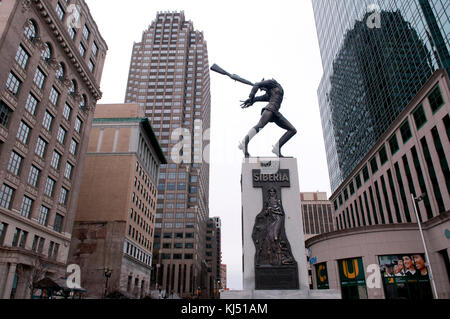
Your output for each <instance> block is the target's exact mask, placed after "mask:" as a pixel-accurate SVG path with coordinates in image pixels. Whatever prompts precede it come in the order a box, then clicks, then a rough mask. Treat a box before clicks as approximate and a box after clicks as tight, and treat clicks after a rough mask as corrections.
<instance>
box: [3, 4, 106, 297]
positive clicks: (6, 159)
mask: <svg viewBox="0 0 450 319" xmlns="http://www.w3.org/2000/svg"><path fill="white" fill-rule="evenodd" d="M78 3H79V4H78V6H76V7H75V8H76V11H70V10H69V6H70V5H71V4H72V3H71V1H62V0H33V1H14V0H5V1H2V2H1V6H0V119H1V122H0V198H1V199H0V297H1V298H30V297H31V295H32V294H33V291H32V290H31V289H30V286H31V285H32V284H33V283H34V282H35V281H36V280H37V279H40V277H42V276H45V275H47V276H50V277H53V278H59V277H60V276H64V275H65V272H66V262H67V257H68V253H69V245H70V241H71V234H72V226H73V221H74V218H75V211H76V207H77V201H78V193H79V190H80V184H81V172H82V171H83V166H84V157H85V153H86V149H87V146H88V145H87V144H88V138H89V133H90V128H91V123H92V118H93V113H94V110H95V106H96V103H97V100H99V99H100V98H101V95H102V93H101V91H100V88H99V83H100V79H101V75H102V71H103V64H104V61H105V55H106V51H107V49H108V48H107V45H106V43H105V41H104V40H103V38H102V37H101V35H100V32H99V30H98V27H97V25H96V23H95V21H94V19H93V17H92V16H91V14H90V11H89V8H88V7H87V5H86V4H85V2H84V1H78ZM69 11H70V12H69Z"/></svg>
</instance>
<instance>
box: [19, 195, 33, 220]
mask: <svg viewBox="0 0 450 319" xmlns="http://www.w3.org/2000/svg"><path fill="white" fill-rule="evenodd" d="M32 207H33V200H32V199H31V198H29V197H27V196H24V197H23V200H22V206H21V207H20V215H22V216H23V217H25V218H30V214H31V208H32Z"/></svg>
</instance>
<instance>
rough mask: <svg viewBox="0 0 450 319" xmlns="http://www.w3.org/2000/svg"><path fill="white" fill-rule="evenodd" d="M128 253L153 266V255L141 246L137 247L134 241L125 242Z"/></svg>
mask: <svg viewBox="0 0 450 319" xmlns="http://www.w3.org/2000/svg"><path fill="white" fill-rule="evenodd" d="M124 252H125V253H126V254H128V255H129V256H132V257H134V258H136V259H137V260H139V261H140V262H143V263H144V264H146V265H149V266H151V264H152V257H151V255H150V254H147V253H146V252H145V251H143V250H142V249H140V248H139V247H136V246H135V245H133V244H132V243H130V242H128V241H126V242H125V251H124Z"/></svg>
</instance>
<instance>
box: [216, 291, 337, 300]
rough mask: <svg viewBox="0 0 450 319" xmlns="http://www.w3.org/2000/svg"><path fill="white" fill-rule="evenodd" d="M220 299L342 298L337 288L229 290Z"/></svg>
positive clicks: (221, 294) (222, 293)
mask: <svg viewBox="0 0 450 319" xmlns="http://www.w3.org/2000/svg"><path fill="white" fill-rule="evenodd" d="M220 299H342V296H341V293H340V291H338V290H331V289H326V290H325V289H324V290H309V289H301V290H229V291H224V292H221V293H220Z"/></svg>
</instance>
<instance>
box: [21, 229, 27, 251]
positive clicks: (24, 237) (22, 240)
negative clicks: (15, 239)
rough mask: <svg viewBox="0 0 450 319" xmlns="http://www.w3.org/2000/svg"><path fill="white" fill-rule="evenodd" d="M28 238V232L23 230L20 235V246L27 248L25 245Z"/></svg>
mask: <svg viewBox="0 0 450 319" xmlns="http://www.w3.org/2000/svg"><path fill="white" fill-rule="evenodd" d="M27 238H28V232H27V231H24V230H22V233H21V236H20V240H19V247H20V248H25V245H26V243H27Z"/></svg>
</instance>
